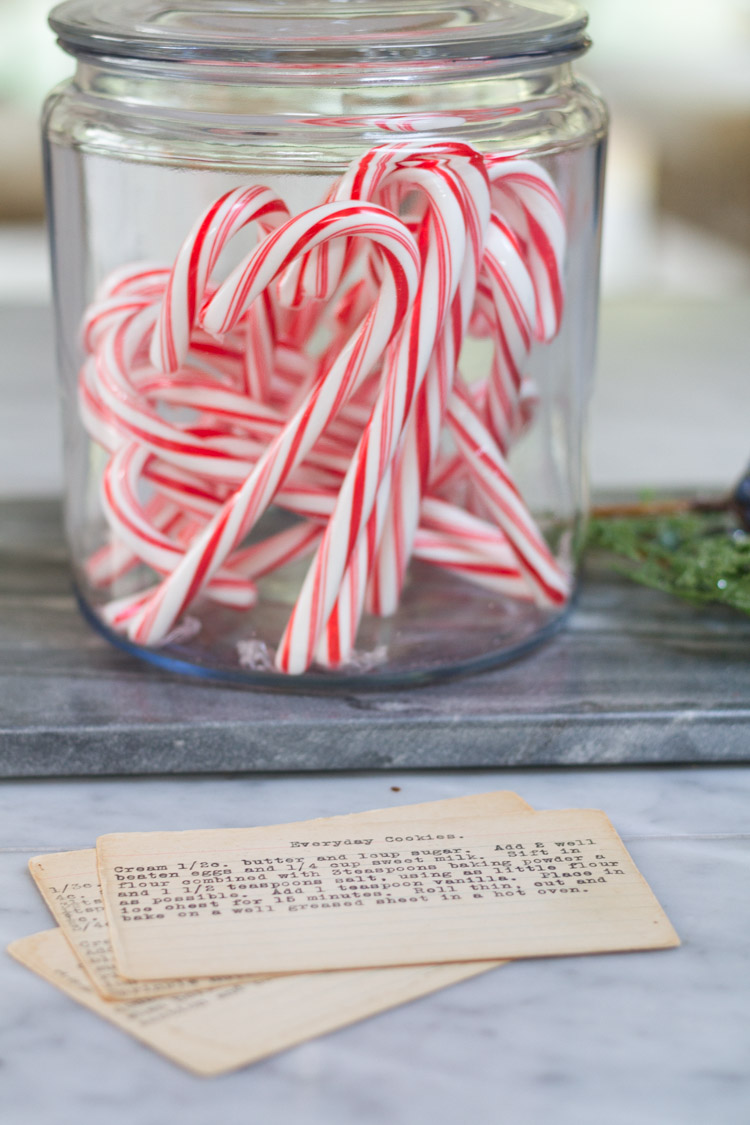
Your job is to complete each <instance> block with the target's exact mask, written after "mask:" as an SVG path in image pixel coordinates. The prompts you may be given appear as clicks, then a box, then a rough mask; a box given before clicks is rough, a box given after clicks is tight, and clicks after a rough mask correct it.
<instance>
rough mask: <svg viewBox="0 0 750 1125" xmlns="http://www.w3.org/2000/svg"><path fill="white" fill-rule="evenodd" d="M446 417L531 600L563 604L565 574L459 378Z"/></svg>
mask: <svg viewBox="0 0 750 1125" xmlns="http://www.w3.org/2000/svg"><path fill="white" fill-rule="evenodd" d="M447 417H448V425H449V428H450V431H451V434H452V435H453V438H454V440H455V442H456V445H457V446H458V449H459V452H460V453H461V455H462V456H463V458H464V459H465V461H466V464H467V467H468V469H469V471H470V473H471V475H472V477H473V479H474V480H475V482H476V484H477V487H478V489H479V490H480V493H481V495H482V498H483V500H484V502H485V504H486V505H487V507H488V509H489V510H490V511H491V512H492V515H493V518H494V519H495V521H496V522H497V525H498V527H500V528H501V529H502V531H503V532H504V533H505V535H506V536H507V539H508V542H509V543H510V545H511V547H512V548H513V551H514V554H515V556H516V560H517V562H518V565H519V568H520V570H521V571H522V573H523V574H525V575H526V577H527V579H528V580H529V582H530V583H531V586H532V589H533V591H534V596H535V600H536V601H537V603H538V604H539V605H543V606H549V605H562V604H563V603H564V602H565V601H566V600H567V598H568V597H569V595H570V579H569V577H568V575H567V574H566V573H565V572H564V570H563V569H562V567H561V566H560V564H559V563H558V562H557V560H556V559H555V557H554V555H553V554H552V552H551V551H550V549H549V547H548V546H547V544H546V542H545V541H544V537H543V536H542V534H541V532H540V531H539V529H538V527H537V526H536V523H535V521H534V519H533V517H532V516H531V513H530V512H529V510H528V508H527V507H526V504H525V503H524V501H523V499H522V497H521V495H520V493H519V491H518V488H517V487H516V484H515V482H514V480H513V477H512V475H511V472H510V469H509V468H508V464H507V462H506V460H505V458H504V457H503V455H502V453H501V452H500V450H499V449H498V447H497V445H496V444H495V442H494V441H493V439H492V435H491V434H490V433H489V431H488V430H487V428H486V426H485V425H484V423H483V422H482V420H481V418H480V417H479V415H478V413H477V410H476V407H475V406H474V404H473V402H472V400H471V396H470V395H469V393H468V392H467V391H466V389H465V388H464V387H462V386H461V385H460V383H459V382H458V381H457V382H456V384H455V386H454V389H453V393H452V395H451V398H450V402H449V404H448V415H447Z"/></svg>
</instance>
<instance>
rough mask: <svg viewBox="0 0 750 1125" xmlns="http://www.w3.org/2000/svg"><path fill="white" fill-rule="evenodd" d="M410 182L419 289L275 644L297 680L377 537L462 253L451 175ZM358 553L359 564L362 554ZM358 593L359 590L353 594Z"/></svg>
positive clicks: (416, 173) (433, 162)
mask: <svg viewBox="0 0 750 1125" xmlns="http://www.w3.org/2000/svg"><path fill="white" fill-rule="evenodd" d="M409 177H410V179H411V181H412V183H413V184H414V183H416V184H417V185H419V186H422V187H424V190H425V192H426V193H427V194H428V196H429V198H430V199H431V201H432V203H433V206H432V207H431V208H430V211H429V214H428V217H427V219H426V221H425V223H424V225H423V227H422V229H421V231H420V252H421V256H422V276H421V279H420V283H419V288H418V291H417V295H416V297H415V300H414V304H413V305H412V307H411V309H410V311H409V315H408V317H407V319H406V321H405V323H404V327H403V329H402V331H401V332H400V334H399V336H398V338H397V339H396V341H395V342H394V346H393V348H392V350H391V352H390V353H389V355H388V356H387V358H386V364H385V373H384V381H383V389H382V391H381V392H380V394H379V396H378V399H377V401H376V403H375V407H374V409H373V412H372V415H371V417H370V420H369V422H368V424H367V426H366V428H365V431H364V433H363V435H362V438H361V440H360V442H359V445H358V447H357V452H356V454H355V456H354V459H353V461H352V464H351V467H350V469H349V471H348V472H347V475H346V477H345V478H344V481H343V483H342V486H341V490H340V492H339V496H338V500H337V504H336V510H335V511H334V513H333V515H332V517H331V519H330V520H329V522H328V526H327V528H326V533H325V535H324V537H323V541H322V542H321V544H320V547H319V548H318V551H317V553H316V555H315V558H314V559H313V563H312V565H311V567H310V569H309V571H308V573H307V576H306V578H305V581H304V583H303V585H302V589H301V591H300V594H299V597H298V599H297V602H296V604H295V606H294V609H293V610H292V614H291V616H290V619H289V622H288V623H287V627H286V629H285V631H284V635H283V637H282V639H281V643H280V645H279V648H278V651H277V654H276V664H277V667H278V668H280V669H281V670H283V671H285V672H290V673H300V672H303V671H304V670H305V669H306V668H307V667H308V666H309V664H310V663H311V661H312V659H313V657H314V654H315V650H316V648H317V645H318V641H319V639H320V636H321V634H322V632H323V630H324V629H325V627H326V624H327V622H328V618H329V616H330V615H331V612H332V610H333V608H334V605H335V603H336V598H337V594H338V591H339V587H340V584H341V581H342V578H343V576H344V573H345V571H346V568H347V566H348V563H349V559H350V556H351V555H352V552H353V551H354V549H355V547H356V545H357V540H358V539H359V536H360V534H361V533H362V531H363V529H364V528H365V526H366V525H368V526H369V530H368V535H369V536H370V541H371V540H372V538H373V537H374V536H375V535H376V531H375V529H374V528H372V526H371V525H369V521H370V517H371V514H372V513H373V508H374V507H375V505H376V498H377V496H378V492H379V490H380V488H381V482H383V481H385V480H388V477H387V475H386V474H387V472H388V471H389V470H390V467H391V462H392V460H393V456H394V454H395V452H396V448H397V446H398V443H399V440H400V437H401V434H402V430H403V426H404V423H405V420H406V418H407V417H408V414H409V411H410V409H411V406H412V403H413V401H414V398H415V396H416V395H417V394H418V392H419V388H420V386H421V383H422V380H423V379H424V376H425V373H426V371H427V367H428V365H429V362H430V357H431V355H432V352H433V349H434V346H435V341H436V338H437V336H438V333H439V332H440V331H441V329H442V324H443V320H444V317H445V315H446V312H447V311H448V309H449V308H450V305H451V302H452V301H453V297H454V294H455V291H456V287H457V285H458V282H459V277H460V273H461V269H462V266H463V260H464V254H465V252H466V225H465V215H464V213H463V211H462V208H461V205H460V202H459V200H460V191H459V190H458V188H457V185H456V177H455V173H454V171H453V170H452V168H451V167H450V166H448V164H447V163H446V162H445V161H441V159H440V158H439V157H433V156H432V155H430V156H425V157H423V158H422V159H421V160H420V161H416V160H415V161H414V163H413V164H410V166H409ZM377 510H378V509H377V508H376V517H375V523H376V524H377ZM361 553H362V555H363V556H366V553H367V550H366V548H363V549H362V552H361ZM360 586H361V583H358V584H357V588H358V589H359V588H360ZM332 627H334V628H335V626H332Z"/></svg>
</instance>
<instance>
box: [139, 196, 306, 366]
mask: <svg viewBox="0 0 750 1125" xmlns="http://www.w3.org/2000/svg"><path fill="white" fill-rule="evenodd" d="M288 215H289V211H288V209H287V206H286V204H285V203H284V202H283V201H282V200H281V199H279V198H278V196H277V195H275V193H274V192H272V191H271V190H270V189H269V188H266V187H261V186H255V187H250V188H236V189H235V190H234V191H230V192H227V194H226V195H223V196H222V197H221V198H220V199H217V200H216V201H215V202H214V203H212V204H211V205H210V207H207V208H206V210H205V211H204V212H203V214H202V215H201V216H200V218H199V219H198V220H197V222H196V223H195V225H194V227H193V228H192V230H191V231H190V234H189V235H188V237H187V238H186V239H185V242H184V243H183V245H182V247H181V248H180V251H179V253H178V255H177V258H176V260H175V264H174V266H173V268H172V272H171V274H170V277H169V282H168V284H167V288H166V292H165V294H164V299H163V302H162V306H161V310H160V313H159V319H158V321H157V325H156V330H155V332H154V335H153V338H152V341H151V362H152V363H153V365H154V367H156V368H157V369H158V370H160V371H165V372H170V371H176V370H177V368H178V367H179V366H180V364H181V363H182V362H183V361H184V359H185V356H186V355H187V350H188V345H189V341H190V333H191V330H192V328H193V326H194V325H195V323H196V320H197V317H198V312H199V310H200V305H201V302H202V299H203V295H204V292H205V289H206V286H207V284H208V280H209V278H210V276H211V273H212V271H213V269H214V266H215V265H216V262H217V261H218V259H219V256H220V254H221V251H222V250H223V249H224V246H225V245H226V243H227V242H228V241H229V239H230V238H231V237H232V236H233V235H234V234H236V233H237V231H239V230H241V229H242V228H243V227H245V226H247V225H248V224H249V223H258V224H259V226H260V227H261V230H263V231H264V232H265V231H269V230H272V229H273V228H274V227H276V226H278V225H279V223H281V222H282V221H283V220H284V219H285V218H287V217H288Z"/></svg>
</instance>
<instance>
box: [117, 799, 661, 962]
mask: <svg viewBox="0 0 750 1125" xmlns="http://www.w3.org/2000/svg"><path fill="white" fill-rule="evenodd" d="M97 855H98V863H99V877H100V883H101V888H102V895H103V898H104V903H105V907H106V910H107V916H108V921H109V925H110V936H111V939H112V943H113V948H114V954H115V960H116V963H117V967H118V971H119V973H120V974H121V975H123V976H125V977H127V978H129V979H135V980H154V979H172V978H175V977H195V976H204V975H208V976H221V975H230V974H242V973H298V972H319V971H324V970H332V969H362V968H375V967H378V968H382V967H387V966H399V965H415V964H433V963H445V962H451V961H487V960H497V959H501V958H502V959H504V958H517V957H540V956H550V955H559V954H579V953H581V954H582V953H603V952H614V951H624V950H636V949H657V948H667V947H670V946H674V945H678V944H679V939H678V937H677V935H676V934H675V932H674V930H673V929H672V926H671V924H670V922H669V920H668V919H667V917H666V915H665V914H664V912H663V910H662V909H661V907H660V906H659V903H658V902H657V901H656V899H655V897H654V895H653V894H652V892H651V890H650V889H649V887H648V885H647V884H646V882H645V880H644V879H643V878H642V876H641V875H640V873H639V872H638V870H637V868H636V867H635V864H634V863H633V861H632V859H631V858H630V856H629V855H628V852H627V850H626V849H625V846H624V845H623V843H622V841H621V840H620V838H619V836H618V835H617V833H616V832H615V830H614V828H613V827H612V825H611V823H610V822H609V820H608V819H607V817H606V816H605V814H604V813H602V812H600V811H597V810H562V811H555V812H526V813H520V814H511V815H489V816H488V815H484V814H475V815H471V816H459V817H455V818H451V819H449V820H448V819H444V818H442V819H441V818H434V817H432V818H430V816H429V815H428V814H424V813H422V814H419V815H417V814H416V812H415V811H414V810H413V811H412V814H411V816H410V819H409V821H408V824H405V822H404V821H403V819H401V820H400V821H399V820H398V819H396V818H395V817H391V818H390V819H389V820H383V819H381V818H378V817H369V818H368V815H367V814H361V815H360V816H359V817H357V818H356V819H354V818H352V819H351V820H350V821H349V823H348V824H345V823H344V822H343V821H342V820H338V822H337V823H334V822H328V823H327V824H326V822H318V823H317V824H316V823H314V822H309V821H308V822H301V823H299V824H296V825H295V824H291V825H279V826H274V827H269V828H240V829H223V830H201V831H193V832H152V833H125V834H115V835H108V836H102V837H100V839H99V840H98V841H97Z"/></svg>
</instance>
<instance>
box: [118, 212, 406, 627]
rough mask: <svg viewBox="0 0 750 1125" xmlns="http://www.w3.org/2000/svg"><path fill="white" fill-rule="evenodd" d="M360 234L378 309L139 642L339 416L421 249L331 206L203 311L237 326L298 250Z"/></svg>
mask: <svg viewBox="0 0 750 1125" xmlns="http://www.w3.org/2000/svg"><path fill="white" fill-rule="evenodd" d="M353 232H356V233H358V234H360V235H362V236H364V237H368V238H370V239H372V241H373V242H375V243H377V244H378V245H379V246H380V248H381V252H382V254H383V258H384V262H385V263H386V264H387V266H388V269H387V270H386V272H385V274H384V279H383V285H382V287H381V290H380V294H379V297H378V301H377V303H376V305H375V306H374V307H373V309H372V310H371V311H370V312H369V313H368V315H367V317H366V318H365V320H364V321H363V322H362V324H361V325H360V326H359V328H358V329H357V330H356V331H355V333H354V334H353V335H352V336H351V337H350V339H349V341H348V343H347V345H346V346H345V347H344V348H343V349H342V351H341V353H340V355H339V357H338V358H337V360H336V362H335V363H334V364H333V366H332V367H331V369H330V370H329V371H328V372H327V373H326V375H325V378H324V379H323V380H322V381H321V382H320V383H318V384H317V385H316V386H315V387H314V388H313V389H312V391H311V392H310V394H309V395H308V398H307V401H306V402H305V403H304V404H303V406H302V407H301V408H300V409H299V410H298V411H297V412H296V413H295V415H294V416H293V417H292V418H291V419H290V421H289V423H288V424H287V426H286V427H285V428H284V429H283V430H282V431H281V433H280V434H279V435H278V436H277V437H276V438H275V439H274V440H273V441H272V442H271V444H270V445H269V446H268V447H267V449H266V451H265V453H264V454H263V455H262V456H261V457H260V458H259V459H258V461H257V462H256V464H255V466H254V468H253V470H252V472H251V473H250V474H249V476H248V477H247V479H246V480H245V482H244V483H243V484H242V486H241V487H240V488H239V489H238V490H237V492H236V493H235V494H234V495H233V496H232V497H231V499H230V500H228V501H227V503H226V504H225V505H224V506H223V507H222V508H221V509H220V510H219V512H218V513H217V514H216V516H215V517H214V518H213V519H212V520H211V521H210V523H209V524H208V525H207V527H206V528H205V529H204V530H203V531H202V532H201V533H200V534H199V535H198V536H197V537H196V540H195V542H194V544H193V545H192V547H191V549H190V550H189V551H188V552H187V553H186V554H185V555H184V556H183V558H182V560H181V561H180V562H179V563H178V565H177V566H176V567H175V569H174V570H173V571H172V573H171V574H170V575H169V576H168V577H167V579H166V580H165V581H164V582H163V583H162V585H161V587H160V588H159V590H158V592H157V593H156V594H155V595H154V597H153V599H152V600H151V602H150V603H149V604H148V607H147V608H146V609H145V610H144V611H143V612H142V613H141V614H140V615H139V616H138V618H137V619H136V620H135V622H133V623H131V629H130V635H131V638H132V639H133V640H136V641H140V642H142V643H146V644H153V643H156V642H158V641H159V639H160V638H161V637H163V636H164V635H165V634H166V633H167V632H168V631H169V629H170V628H171V626H172V624H173V623H174V621H176V620H177V618H178V617H179V615H180V614H181V613H182V611H183V609H184V608H185V606H186V605H188V604H189V603H190V601H191V600H192V599H193V597H194V596H195V595H196V594H197V592H198V591H199V590H200V589H201V588H202V587H203V585H205V583H206V582H207V581H208V580H210V578H211V576H212V575H213V573H215V571H216V570H217V569H218V568H219V567H220V566H221V564H222V562H223V560H224V559H225V558H226V556H227V555H228V554H229V552H230V551H231V550H233V548H234V547H235V546H236V544H237V543H238V542H239V541H240V540H241V539H242V538H243V537H244V535H246V534H247V532H248V531H249V530H250V528H251V527H252V526H253V524H254V523H255V522H256V521H257V519H259V518H260V516H261V515H262V514H263V512H264V511H265V509H266V508H267V506H268V504H269V503H270V502H271V500H272V499H273V496H274V495H275V493H276V492H277V491H278V490H279V488H280V487H281V486H282V485H283V483H284V481H285V480H286V478H287V477H288V476H289V475H290V473H291V472H292V471H293V469H294V468H295V467H296V466H297V465H298V464H299V463H300V461H301V460H302V459H303V458H304V456H305V455H306V453H307V452H308V451H309V450H310V449H311V448H312V446H313V444H314V443H315V441H316V440H317V439H318V437H319V436H320V434H321V432H322V431H323V429H324V428H325V426H326V424H327V423H328V421H329V420H330V418H331V417H333V416H335V414H336V412H337V409H338V407H339V405H340V404H341V403H342V402H343V401H345V400H346V398H347V396H348V395H349V394H350V393H351V391H352V390H353V389H354V388H355V387H356V386H357V385H358V383H359V382H360V381H361V380H362V379H363V378H364V377H365V376H366V375H367V374H368V373H369V370H370V369H371V367H372V365H373V364H374V363H375V362H376V360H377V358H378V357H379V356H380V354H381V353H382V351H383V349H384V347H385V346H386V345H387V343H388V341H389V340H390V339H391V337H392V336H393V334H394V332H395V331H396V328H397V327H398V326H399V324H400V323H401V320H402V319H403V318H404V316H405V314H406V313H407V310H408V309H409V307H410V305H411V302H412V300H413V297H414V293H415V291H416V287H417V280H418V276H419V253H418V250H417V247H416V245H415V244H414V240H413V239H412V236H411V235H410V234H409V232H408V231H407V230H406V228H405V227H404V226H403V224H402V223H401V222H400V221H399V220H398V219H396V218H395V217H394V216H393V215H390V214H389V213H388V212H386V211H385V210H383V209H382V208H377V207H371V206H365V205H362V204H358V205H351V204H349V205H346V204H324V205H322V206H321V207H317V208H313V209H312V210H310V211H308V212H305V213H304V214H302V215H299V216H297V217H295V218H293V219H290V220H288V221H287V222H286V223H285V224H283V225H282V226H281V227H279V228H277V229H276V230H275V231H273V232H272V233H271V234H269V235H268V236H267V237H266V238H265V239H264V240H263V242H261V243H260V244H259V245H258V246H257V247H256V248H255V250H254V251H253V252H252V253H251V254H250V256H249V258H248V260H247V261H246V262H244V263H241V264H240V266H238V267H237V269H236V270H235V271H233V273H232V274H231V275H230V277H229V278H228V279H227V281H226V282H225V283H224V284H223V285H222V286H220V287H219V289H218V290H217V292H216V294H215V295H214V297H213V298H212V299H211V301H210V302H209V304H208V305H207V307H206V308H205V310H204V311H203V315H202V322H203V324H204V326H205V327H206V328H207V329H208V330H209V331H211V332H213V333H215V334H220V333H221V332H222V331H225V330H226V329H227V328H229V327H231V326H232V324H233V323H236V321H237V320H238V319H239V317H240V316H241V315H242V313H243V311H244V309H245V308H247V306H248V305H249V304H250V303H251V302H252V300H254V299H255V297H256V296H257V295H258V294H259V293H261V292H263V290H264V289H265V288H266V287H267V286H268V285H269V284H270V283H271V282H272V281H273V280H274V278H275V277H276V276H278V274H279V273H280V272H281V271H282V270H283V269H284V268H285V267H286V266H287V265H288V264H289V262H290V261H291V260H292V259H293V258H294V257H295V256H296V255H297V254H299V253H300V252H303V251H304V250H306V249H309V248H311V247H314V246H315V245H317V244H320V243H321V242H323V241H325V240H327V239H329V238H336V237H342V236H348V235H350V234H351V233H353Z"/></svg>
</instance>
